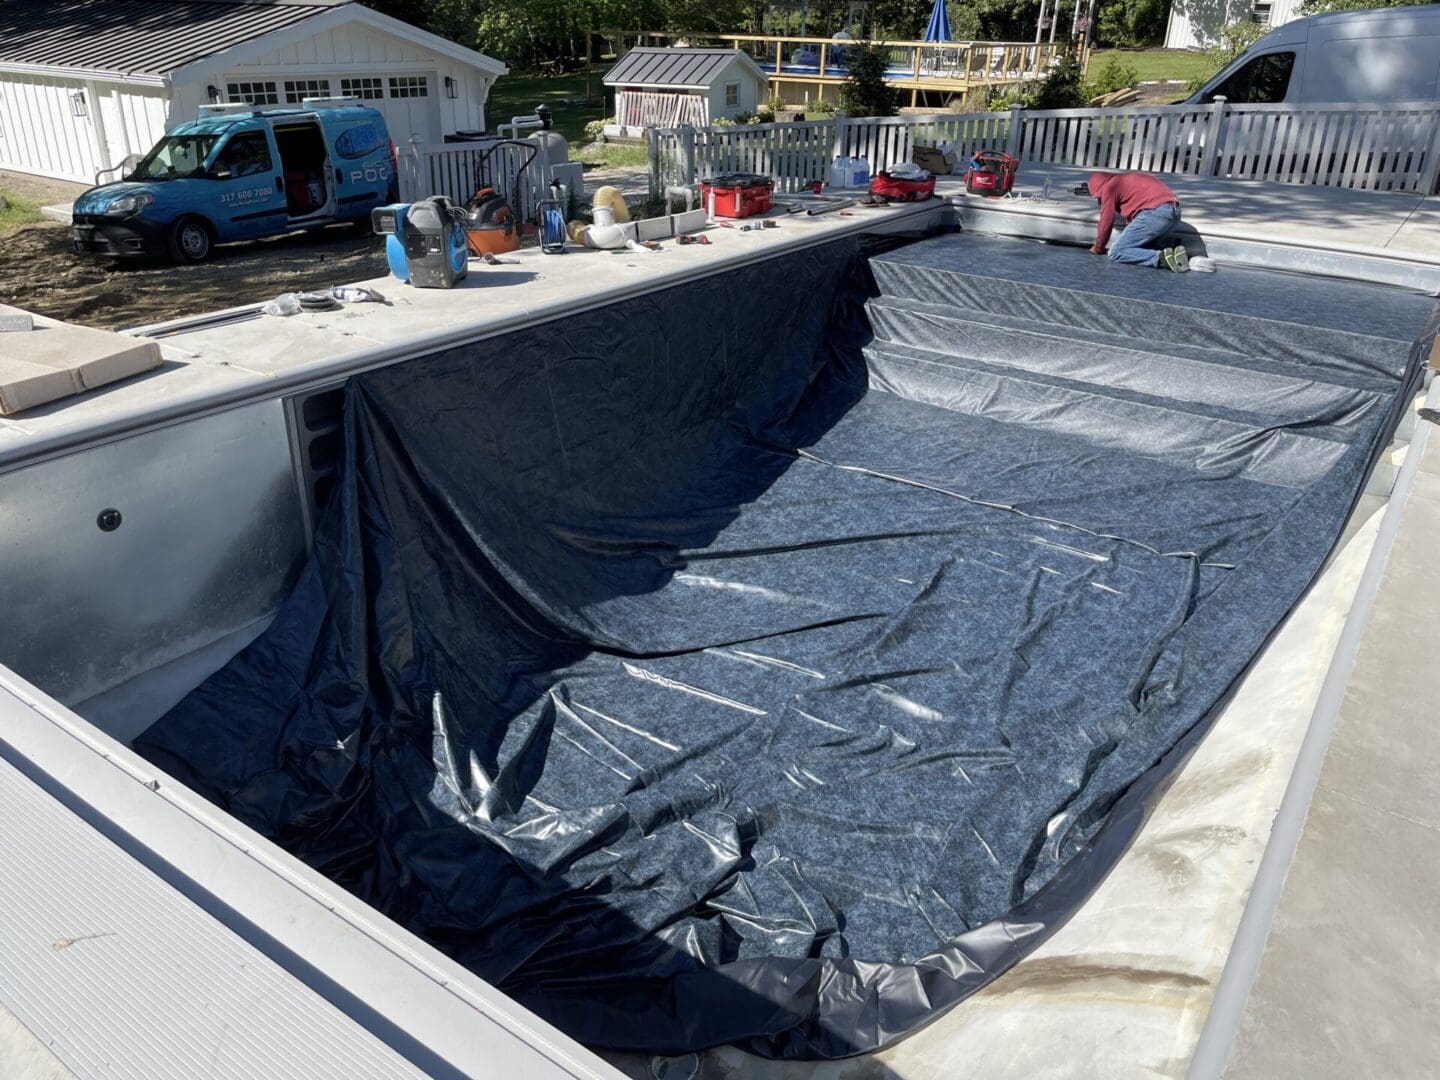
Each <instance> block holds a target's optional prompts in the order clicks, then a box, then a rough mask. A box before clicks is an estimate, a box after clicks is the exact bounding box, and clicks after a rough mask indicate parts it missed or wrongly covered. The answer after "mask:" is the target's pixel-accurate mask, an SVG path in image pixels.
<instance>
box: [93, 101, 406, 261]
mask: <svg viewBox="0 0 1440 1080" xmlns="http://www.w3.org/2000/svg"><path fill="white" fill-rule="evenodd" d="M395 199H396V175H395V149H394V147H393V146H392V145H391V143H390V133H389V131H388V130H387V129H386V127H385V118H384V116H382V115H381V114H380V113H379V112H377V111H376V110H374V109H371V108H368V107H367V106H364V105H361V104H359V103H358V101H357V100H356V99H353V98H342V99H317V100H307V101H305V102H304V103H303V104H302V105H300V106H299V107H296V108H290V109H258V108H254V107H252V106H249V105H208V106H205V107H204V108H202V109H201V110H200V118H199V119H198V120H193V121H191V122H190V123H187V124H181V125H180V126H179V127H176V128H174V129H172V130H171V131H169V132H167V133H166V135H165V137H164V138H163V139H161V140H160V141H159V142H158V143H156V144H155V147H154V149H152V150H151V151H150V152H149V153H148V154H146V155H145V157H144V159H143V160H142V161H141V162H140V164H138V165H137V166H135V168H134V169H133V170H132V171H131V172H130V174H129V175H128V176H126V177H125V179H123V180H121V181H120V182H119V183H114V184H103V185H101V186H100V187H94V188H91V189H90V190H89V191H87V192H85V193H84V194H83V195H81V196H80V197H79V198H78V199H76V200H75V207H74V210H73V213H74V224H73V226H72V228H71V237H72V239H73V241H74V244H75V250H76V251H80V252H94V253H97V254H101V255H111V256H126V255H169V256H170V257H171V258H172V259H174V260H175V261H176V262H202V261H204V260H205V259H206V258H207V257H208V256H209V254H210V250H211V248H212V247H213V246H214V245H215V244H226V243H230V242H231V241H233V240H255V239H258V238H260V237H262V236H274V235H276V234H278V233H286V232H294V231H296V230H299V229H312V228H316V227H318V226H323V225H329V224H332V223H334V222H340V221H354V222H368V221H369V219H370V211H371V210H373V209H374V208H375V207H377V206H383V205H384V204H386V203H390V202H394V201H395Z"/></svg>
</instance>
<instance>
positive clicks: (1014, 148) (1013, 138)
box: [1005, 105, 1025, 159]
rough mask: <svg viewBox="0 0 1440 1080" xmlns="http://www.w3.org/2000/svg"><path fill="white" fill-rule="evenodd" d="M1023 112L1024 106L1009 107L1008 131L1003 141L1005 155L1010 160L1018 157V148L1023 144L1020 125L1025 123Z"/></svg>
mask: <svg viewBox="0 0 1440 1080" xmlns="http://www.w3.org/2000/svg"><path fill="white" fill-rule="evenodd" d="M1024 112H1025V106H1023V105H1011V106H1010V131H1009V134H1008V135H1007V137H1006V139H1005V153H1007V154H1009V155H1010V156H1011V157H1012V158H1017V159H1018V158H1019V157H1020V147H1021V145H1022V143H1023V142H1024V139H1023V137H1022V136H1023V131H1022V125H1023V124H1024V123H1025V118H1024Z"/></svg>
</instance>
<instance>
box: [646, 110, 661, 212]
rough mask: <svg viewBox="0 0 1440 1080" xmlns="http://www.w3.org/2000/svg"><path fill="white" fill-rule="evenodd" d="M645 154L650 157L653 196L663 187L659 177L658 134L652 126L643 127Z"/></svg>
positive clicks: (651, 191)
mask: <svg viewBox="0 0 1440 1080" xmlns="http://www.w3.org/2000/svg"><path fill="white" fill-rule="evenodd" d="M645 154H646V156H647V157H648V158H649V159H650V194H651V196H652V197H653V196H656V195H659V194H660V192H661V191H663V190H664V188H665V183H664V181H663V180H662V179H661V177H660V136H659V134H658V133H657V132H656V131H655V128H654V127H647V128H646V129H645Z"/></svg>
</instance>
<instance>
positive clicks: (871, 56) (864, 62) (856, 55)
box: [840, 44, 896, 116]
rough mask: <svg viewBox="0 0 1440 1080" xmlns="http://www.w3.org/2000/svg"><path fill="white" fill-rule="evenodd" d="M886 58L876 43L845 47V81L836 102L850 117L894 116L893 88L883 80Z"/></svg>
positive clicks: (886, 67)
mask: <svg viewBox="0 0 1440 1080" xmlns="http://www.w3.org/2000/svg"><path fill="white" fill-rule="evenodd" d="M889 67H890V58H889V55H888V54H887V53H886V51H885V49H884V48H883V47H882V46H880V45H875V44H865V45H851V46H847V47H846V49H845V84H844V86H842V87H841V88H840V103H841V104H842V105H843V106H844V107H845V112H846V113H847V114H849V115H850V116H894V115H895V111H896V95H895V88H894V87H893V86H891V85H890V84H889V83H888V82H887V81H886V79H885V72H886V71H887V70H888V69H889Z"/></svg>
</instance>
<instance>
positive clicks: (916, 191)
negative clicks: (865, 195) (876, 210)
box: [870, 172, 935, 202]
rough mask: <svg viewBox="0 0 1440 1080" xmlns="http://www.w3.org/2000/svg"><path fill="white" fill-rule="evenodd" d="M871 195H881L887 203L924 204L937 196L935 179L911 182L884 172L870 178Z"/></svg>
mask: <svg viewBox="0 0 1440 1080" xmlns="http://www.w3.org/2000/svg"><path fill="white" fill-rule="evenodd" d="M870 194H871V195H879V196H880V197H881V198H883V199H884V200H885V201H886V202H923V201H924V200H926V199H928V198H930V196H931V195H934V194H935V177H933V176H927V177H926V178H925V179H924V180H911V179H909V178H907V177H903V176H891V175H890V174H889V173H888V172H882V173H880V174H879V175H878V176H873V177H871V178H870Z"/></svg>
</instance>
